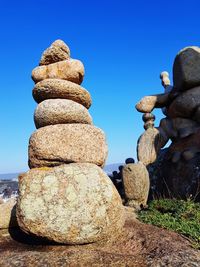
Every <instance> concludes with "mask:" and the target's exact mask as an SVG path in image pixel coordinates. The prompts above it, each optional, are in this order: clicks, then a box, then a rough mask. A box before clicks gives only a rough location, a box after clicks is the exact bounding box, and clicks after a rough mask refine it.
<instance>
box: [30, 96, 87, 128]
mask: <svg viewBox="0 0 200 267" xmlns="http://www.w3.org/2000/svg"><path fill="white" fill-rule="evenodd" d="M34 121H35V126H36V128H40V127H44V126H47V125H54V124H64V123H82V124H92V117H91V116H90V114H89V112H88V110H87V109H86V108H85V107H84V106H82V105H80V104H78V103H76V102H74V101H72V100H67V99H47V100H44V101H43V102H41V103H40V104H39V105H38V106H37V108H36V110H35V114H34Z"/></svg>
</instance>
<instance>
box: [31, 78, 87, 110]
mask: <svg viewBox="0 0 200 267" xmlns="http://www.w3.org/2000/svg"><path fill="white" fill-rule="evenodd" d="M33 98H34V99H35V101H36V102H37V103H40V102H42V101H43V100H45V99H54V98H62V99H70V100H73V101H75V102H77V103H79V104H81V105H83V106H85V107H86V108H89V107H90V106H91V103H92V99H91V96H90V93H89V92H88V91H87V90H86V89H84V88H83V87H81V86H80V85H78V84H76V83H73V82H70V81H66V80H61V79H45V80H43V81H41V82H38V83H37V84H36V85H35V87H34V88H33Z"/></svg>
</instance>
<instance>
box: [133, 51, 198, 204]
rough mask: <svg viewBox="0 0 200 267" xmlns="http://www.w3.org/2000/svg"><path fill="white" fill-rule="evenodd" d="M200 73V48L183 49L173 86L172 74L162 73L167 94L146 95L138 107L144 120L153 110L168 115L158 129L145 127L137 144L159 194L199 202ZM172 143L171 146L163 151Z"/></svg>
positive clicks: (178, 57)
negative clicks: (157, 109)
mask: <svg viewBox="0 0 200 267" xmlns="http://www.w3.org/2000/svg"><path fill="white" fill-rule="evenodd" d="M199 70H200V48H199V47H186V48H184V49H183V50H181V51H180V52H179V53H178V54H177V56H176V58H175V60H174V65H173V82H174V85H173V86H171V85H170V80H169V74H168V73H167V72H162V73H161V75H160V78H161V80H162V85H163V86H164V89H165V93H163V94H158V95H151V96H145V97H144V98H142V99H141V100H140V101H139V102H138V103H137V105H136V109H137V110H138V111H139V112H142V113H145V114H144V116H145V117H148V118H150V117H151V116H153V115H151V116H150V113H151V112H152V111H153V109H154V108H162V111H163V114H164V115H165V116H166V117H165V118H163V119H162V120H161V121H160V124H159V126H158V127H156V128H154V127H151V126H149V127H146V126H145V127H144V128H145V129H146V131H145V132H144V134H142V136H141V137H140V139H139V141H138V160H139V161H142V162H143V163H144V164H145V165H146V166H147V168H148V169H149V170H150V176H151V180H154V187H155V188H154V193H155V192H156V194H159V195H164V196H171V197H179V198H180V197H182V198H188V197H192V198H193V199H196V200H198V199H200V171H199V167H200V165H199V164H200V142H199V135H200V117H199V115H200V75H199V73H200V72H199ZM145 124H146V122H145ZM149 129H151V130H149ZM169 140H171V142H172V143H171V145H170V146H169V147H168V148H167V149H165V151H163V152H162V150H161V148H163V147H164V146H165V145H166V143H167V142H168V141H169ZM157 158H158V159H157ZM161 158H162V160H161ZM156 159H157V161H156ZM158 162H159V163H158ZM152 164H153V165H152ZM158 165H159V167H158ZM155 173H156V174H157V178H156V180H157V181H156V182H155ZM152 177H153V178H152Z"/></svg>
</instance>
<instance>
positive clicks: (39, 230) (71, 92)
mask: <svg viewBox="0 0 200 267" xmlns="http://www.w3.org/2000/svg"><path fill="white" fill-rule="evenodd" d="M39 65H40V66H39V67H36V68H35V69H34V70H33V72H32V79H33V80H34V82H35V87H34V89H33V98H34V99H35V101H36V102H37V103H38V106H37V108H36V110H35V114H34V121H35V126H36V128H37V129H38V130H36V131H35V132H34V133H33V134H32V136H31V137H30V141H29V167H30V168H31V170H30V171H28V172H27V173H25V174H24V175H21V176H20V177H19V199H18V203H17V219H18V223H19V226H20V227H21V229H22V230H23V231H25V232H27V233H31V234H34V235H37V236H41V237H44V238H47V239H48V240H53V241H56V242H60V243H66V244H84V243H90V242H96V241H98V240H101V239H104V238H107V237H109V236H111V235H112V236H114V235H115V234H116V233H118V232H119V231H120V229H121V227H122V226H123V223H124V218H123V206H122V202H121V199H120V196H119V194H118V192H117V190H116V189H115V187H114V185H113V184H112V182H111V181H110V179H109V177H108V176H107V175H106V174H105V173H104V172H103V170H102V169H101V168H100V167H103V166H104V164H105V160H106V157H107V153H108V149H107V144H106V139H105V134H104V132H103V131H102V130H101V129H99V128H97V127H95V126H93V123H92V118H91V116H90V114H89V112H88V108H89V107H90V106H91V102H92V101H91V96H90V94H89V92H88V91H87V90H85V89H84V88H83V87H81V86H80V84H81V82H82V81H83V77H84V66H83V64H82V63H81V62H80V61H79V60H75V59H71V58H70V50H69V47H68V46H67V45H66V44H65V43H64V42H63V41H61V40H57V41H55V42H54V43H52V45H51V46H50V47H49V48H47V49H46V50H45V51H44V53H43V54H42V57H41V60H40V63H39Z"/></svg>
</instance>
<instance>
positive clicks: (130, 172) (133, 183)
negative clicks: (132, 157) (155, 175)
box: [122, 162, 149, 209]
mask: <svg viewBox="0 0 200 267" xmlns="http://www.w3.org/2000/svg"><path fill="white" fill-rule="evenodd" d="M122 177H123V184H124V191H125V196H126V200H127V204H128V205H129V206H133V207H134V208H136V209H140V207H141V206H143V207H144V206H145V205H146V204H147V199H148V195H149V173H148V171H147V169H146V167H145V166H144V164H143V163H142V162H138V163H129V164H126V165H125V166H124V167H123V169H122Z"/></svg>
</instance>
